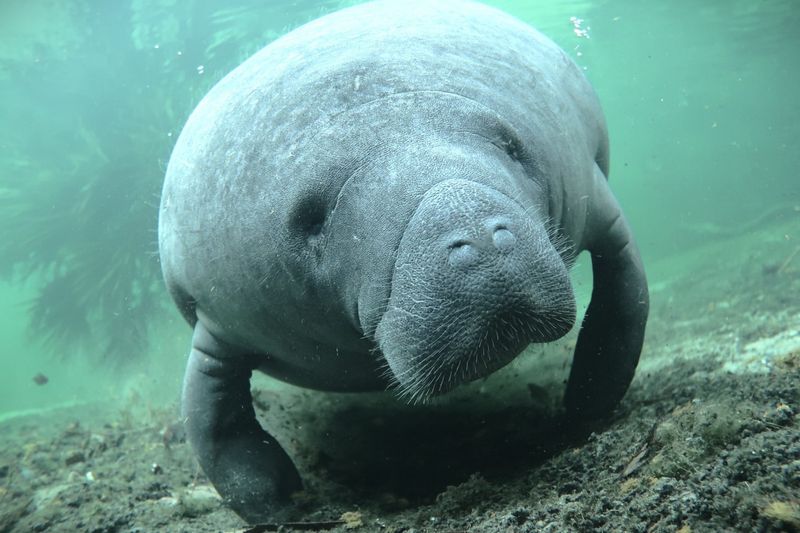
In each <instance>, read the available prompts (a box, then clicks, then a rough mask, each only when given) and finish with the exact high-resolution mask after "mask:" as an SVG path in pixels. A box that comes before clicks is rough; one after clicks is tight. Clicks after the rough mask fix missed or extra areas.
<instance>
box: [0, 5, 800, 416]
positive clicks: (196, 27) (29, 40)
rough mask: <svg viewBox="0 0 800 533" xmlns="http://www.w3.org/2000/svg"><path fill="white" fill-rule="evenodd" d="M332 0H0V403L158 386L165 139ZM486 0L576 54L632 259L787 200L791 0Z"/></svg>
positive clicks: (167, 347) (169, 365)
mask: <svg viewBox="0 0 800 533" xmlns="http://www.w3.org/2000/svg"><path fill="white" fill-rule="evenodd" d="M350 3H351V2H336V1H292V2H290V1H277V0H273V1H269V2H256V1H250V2H247V1H235V2H211V1H181V2H178V1H176V0H119V1H114V2H107V1H99V0H97V1H82V0H73V1H70V2H60V1H56V0H51V1H45V0H3V1H2V3H0V102H2V104H0V274H2V276H3V278H2V279H3V282H2V285H0V339H2V340H3V342H2V345H1V346H0V416H7V415H8V414H9V413H15V412H20V411H25V410H29V409H37V408H46V407H48V406H53V405H60V404H63V403H69V402H89V401H100V402H107V401H112V400H120V401H122V402H125V401H130V398H131V397H132V396H131V395H134V396H135V394H136V393H137V391H138V392H139V393H143V394H147V395H148V398H149V399H150V401H154V402H158V401H165V402H166V401H175V399H176V398H177V395H178V391H179V387H180V385H179V383H180V375H181V372H182V367H183V362H184V358H185V352H186V350H185V347H186V345H187V344H188V340H189V335H190V332H189V329H188V327H187V326H186V325H185V324H184V323H183V322H182V320H181V319H180V318H179V317H178V316H177V313H176V312H175V311H174V310H173V308H172V305H171V303H170V302H169V301H168V300H167V298H166V294H165V291H164V289H163V287H162V285H161V283H160V278H159V272H158V263H157V260H156V256H155V252H156V250H157V245H156V233H155V228H156V217H157V206H158V195H159V191H160V187H161V179H162V177H163V172H164V169H165V166H166V161H167V160H168V157H169V153H170V150H171V147H172V144H173V141H174V139H175V137H176V135H177V134H178V132H179V131H180V128H181V126H182V124H183V122H184V120H185V119H186V117H187V115H188V113H189V112H190V111H191V109H192V108H193V107H194V105H195V104H196V103H197V102H198V101H199V99H200V98H201V97H202V95H203V94H204V92H205V91H206V90H207V89H208V88H209V87H210V86H211V85H212V84H213V83H214V82H215V81H216V80H218V79H219V78H220V77H222V76H223V75H224V74H225V73H227V72H228V71H229V70H230V69H232V68H233V67H234V66H236V65H237V64H238V63H239V62H241V60H243V59H244V58H246V57H247V56H248V55H249V54H251V53H252V52H254V51H255V50H257V49H259V48H260V47H261V46H263V45H264V44H266V43H268V42H269V41H270V40H272V39H274V38H276V37H277V36H279V35H280V34H282V33H284V32H286V31H288V30H290V29H291V28H293V27H296V26H297V25H299V24H302V23H303V22H306V21H308V20H310V19H312V18H315V17H317V16H319V15H321V14H324V13H326V12H329V11H332V10H335V9H338V8H339V7H343V6H345V5H349V4H350ZM490 3H491V4H493V5H496V6H498V7H500V8H502V9H504V10H506V11H508V12H510V13H513V14H515V15H517V16H518V17H520V18H522V19H523V20H525V21H527V22H529V23H531V24H532V25H534V26H536V27H538V28H539V29H540V30H542V31H543V32H544V33H546V34H547V35H549V36H550V37H551V38H553V39H554V40H555V41H557V42H558V43H559V44H560V45H561V46H563V47H564V48H565V49H566V50H567V51H568V52H570V54H571V55H572V56H573V57H574V58H575V59H576V61H577V62H578V64H579V65H581V66H582V67H583V68H584V69H585V71H586V74H587V76H588V77H589V78H590V79H591V81H592V83H593V84H594V86H595V88H596V90H597V91H598V93H599V95H600V98H601V101H602V102H603V105H604V109H605V111H606V115H607V118H608V122H609V129H610V134H611V154H612V172H611V180H612V186H613V189H614V190H615V192H616V194H617V196H618V197H619V199H620V202H621V203H622V205H623V207H624V209H625V211H626V213H627V216H628V218H629V219H630V221H631V224H632V226H633V227H634V229H635V232H636V235H637V237H638V240H639V242H640V245H641V248H642V251H643V254H644V257H645V261H646V262H648V263H655V262H657V261H659V262H663V261H668V260H669V258H671V257H675V256H676V255H678V254H680V253H682V252H683V251H685V250H687V249H689V248H697V247H702V246H704V245H705V244H708V243H709V242H713V241H715V240H717V239H720V238H723V237H724V236H725V235H726V234H727V233H728V232H730V231H737V230H738V229H740V228H749V227H754V226H757V225H759V224H761V223H764V224H768V223H769V222H770V220H771V217H773V216H774V217H776V218H780V217H789V216H792V213H794V212H795V211H793V209H794V208H795V207H796V206H798V205H800V181H798V177H797V171H796V169H797V168H798V167H800V151H798V149H797V142H796V140H797V138H798V136H800V106H798V104H797V90H798V89H797V88H798V86H800V73H799V71H798V68H797V64H798V52H800V36H798V33H797V27H798V23H800V10H798V9H797V6H796V2H794V1H793V0H785V1H777V0H775V1H762V2H752V1H744V0H724V1H722V0H720V1H713V2H702V3H700V2H690V1H688V0H679V1H672V2H656V1H639V0H619V1H606V2H602V1H596V2H589V1H586V2H578V1H574V2H573V1H564V2H555V1H553V2H529V1H496V2H490ZM571 17H578V18H580V19H582V22H581V24H580V26H579V28H577V29H579V30H586V31H587V33H586V34H584V35H578V34H576V33H575V31H574V30H575V29H576V27H575V23H573V22H571ZM764 214H767V215H769V216H767V217H762V215H764ZM795 238H796V236H795ZM583 270H585V268H584V269H583ZM651 282H653V283H655V284H657V283H658V282H659V280H658V279H651ZM39 372H41V373H43V374H45V375H46V376H47V377H48V378H49V382H48V383H47V384H45V385H37V384H35V383H34V381H33V379H32V378H33V376H34V375H36V374H37V373H39ZM132 391H133V392H132Z"/></svg>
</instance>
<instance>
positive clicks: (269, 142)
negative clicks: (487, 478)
mask: <svg viewBox="0 0 800 533" xmlns="http://www.w3.org/2000/svg"><path fill="white" fill-rule="evenodd" d="M608 169H609V155H608V137H607V128H606V123H605V119H604V117H603V113H602V110H601V108H600V105H599V103H598V98H597V97H596V95H595V93H594V92H593V90H592V88H591V87H590V85H589V83H588V82H587V80H586V79H585V77H584V75H583V73H582V71H581V69H580V68H578V67H577V66H576V65H575V64H574V62H573V61H572V60H571V59H570V58H569V57H568V56H567V54H566V53H564V52H563V51H562V50H561V49H560V48H559V47H558V46H556V45H555V44H554V43H553V42H551V41H550V40H548V39H547V38H546V37H544V36H543V35H542V34H540V33H538V32H537V31H536V30H534V29H533V28H531V27H529V26H528V25H526V24H524V23H522V22H520V21H518V20H517V19H515V18H513V17H511V16H509V15H507V14H504V13H503V12H501V11H498V10H496V9H493V8H490V7H487V6H484V5H481V4H478V3H471V2H465V1H456V0H447V1H437V2H427V1H413V2H409V1H405V0H402V1H393V0H390V1H380V2H375V3H369V4H362V5H359V6H356V7H352V8H348V9H344V10H342V11H339V12H336V13H333V14H330V15H327V16H324V17H322V18H319V19H317V20H315V21H312V22H310V23H308V24H306V25H304V26H302V27H300V28H299V29H296V30H294V31H292V32H290V33H288V34H287V35H284V36H283V37H281V38H279V39H277V40H276V41H274V42H272V43H271V44H269V45H268V46H266V47H265V48H263V49H262V50H261V51H259V52H258V53H256V54H255V55H254V56H252V57H251V58H249V59H248V60H246V61H245V62H244V63H242V64H241V65H240V66H239V67H237V68H236V69H235V70H233V71H232V72H231V73H230V74H228V75H227V76H225V77H224V78H223V79H222V80H221V81H219V82H218V83H217V84H216V85H215V86H214V87H213V88H212V89H211V90H210V92H209V93H208V94H207V95H206V96H205V97H204V98H203V99H202V101H201V102H200V103H199V105H198V106H197V108H196V109H195V110H194V111H193V112H192V114H191V116H190V117H189V119H188V121H187V123H186V125H185V127H184V129H183V130H182V132H181V134H180V136H179V138H178V140H177V142H176V144H175V147H174V151H173V153H172V155H171V158H170V160H169V164H168V168H167V172H166V177H165V183H164V189H163V195H162V203H161V208H160V218H159V247H160V257H161V264H162V268H163V274H164V278H165V280H166V285H167V287H168V289H169V292H170V293H171V295H172V297H173V299H174V300H175V302H176V304H177V306H178V308H179V309H180V311H181V313H182V314H183V316H184V317H185V318H186V320H187V321H188V322H189V323H190V324H191V326H192V327H193V328H194V334H193V337H192V341H191V351H190V355H189V359H188V364H187V369H186V375H185V380H184V385H183V395H182V411H183V417H184V420H185V426H186V431H187V436H188V440H189V442H190V444H191V446H192V448H193V450H194V453H195V454H196V456H197V458H198V460H199V463H200V465H201V467H202V468H203V470H204V471H205V473H206V474H207V476H208V477H209V479H210V480H211V482H212V483H213V484H214V486H215V487H216V488H217V490H218V491H219V493H220V494H221V495H222V496H223V498H224V500H225V501H226V502H227V504H228V505H229V506H230V507H231V508H232V509H233V510H234V511H235V512H237V513H238V514H239V515H240V516H241V517H243V518H244V519H246V520H248V521H251V522H255V521H263V520H266V519H268V518H270V517H273V518H274V516H275V514H276V513H279V514H280V513H283V512H284V510H285V509H287V508H290V506H289V505H288V504H289V503H290V501H291V498H290V496H291V494H292V493H293V492H295V491H298V490H300V489H301V488H302V483H301V479H300V475H299V473H298V471H297V469H296V467H295V466H294V464H293V463H292V460H291V459H290V457H289V455H288V454H287V453H286V452H285V451H284V449H283V448H282V447H281V446H280V444H279V443H278V442H276V441H275V439H274V438H273V437H272V436H270V435H269V433H267V432H266V431H265V430H264V429H263V428H262V427H261V426H260V424H259V423H258V422H257V420H256V417H255V412H254V409H253V405H252V398H251V394H250V386H249V379H250V377H251V374H252V371H254V370H258V371H261V372H264V373H266V374H269V375H270V376H274V377H275V378H277V379H279V380H283V381H286V382H289V383H293V384H295V385H299V386H302V387H308V388H313V389H320V390H328V391H370V390H380V389H386V388H392V387H393V388H395V389H396V390H397V391H398V395H399V397H400V398H404V399H405V400H407V401H410V402H421V401H425V400H426V399H428V398H431V397H432V396H435V395H439V394H442V393H445V392H447V391H449V390H451V389H453V388H454V387H456V386H458V385H459V384H462V383H465V382H468V381H470V380H474V379H477V378H480V377H483V376H486V375H488V374H489V373H491V372H493V371H495V370H496V369H499V368H500V367H502V366H504V365H506V364H507V363H509V361H511V360H512V359H513V358H514V357H515V356H516V355H518V354H519V353H520V352H521V351H522V350H523V349H524V348H525V347H526V346H528V345H529V344H531V343H543V342H548V341H552V340H555V339H558V338H559V337H561V336H563V335H564V334H566V333H567V332H568V331H569V330H570V329H571V327H572V326H573V325H574V323H575V321H576V304H575V298H574V295H573V291H572V288H571V283H570V278H569V272H568V271H569V267H570V266H571V264H572V263H573V261H574V258H575V256H576V255H577V254H578V253H580V252H581V251H584V250H587V251H588V252H589V253H590V254H591V260H592V271H593V291H592V296H591V302H590V305H589V308H588V311H587V313H586V316H585V318H584V320H583V324H582V328H581V330H580V334H579V337H578V341H577V345H576V347H575V353H574V358H573V363H572V367H571V371H570V376H569V380H568V383H567V387H566V392H565V399H564V405H565V408H566V412H567V413H568V414H570V415H572V416H575V417H580V418H581V419H587V418H588V419H593V418H597V417H603V416H605V415H608V414H609V413H610V412H611V411H612V410H613V409H614V407H615V406H616V405H617V404H618V402H619V401H620V399H621V398H622V396H623V395H624V394H625V392H626V389H627V388H628V385H629V384H630V381H631V379H632V377H633V374H634V370H635V368H636V365H637V362H638V359H639V354H640V351H641V347H642V342H643V336H644V330H645V323H646V319H647V313H648V292H647V283H646V279H645V273H644V269H643V266H642V262H641V259H640V255H639V252H638V249H637V246H636V244H635V243H634V238H633V236H632V233H631V230H630V228H629V225H628V223H627V222H626V219H625V217H624V216H623V214H622V211H621V209H620V207H619V205H618V202H617V201H616V199H615V197H614V196H613V194H612V193H611V191H610V189H609V186H608V182H607V175H608ZM343 431H345V429H344V428H343Z"/></svg>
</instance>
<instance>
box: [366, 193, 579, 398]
mask: <svg viewBox="0 0 800 533" xmlns="http://www.w3.org/2000/svg"><path fill="white" fill-rule="evenodd" d="M558 248H559V245H558V241H557V239H554V238H553V235H551V234H550V233H549V232H548V229H547V225H546V223H545V221H544V220H542V219H541V217H540V216H539V215H538V214H537V213H536V212H535V210H533V209H530V208H524V207H523V206H522V205H521V204H520V203H518V202H517V201H516V200H514V199H512V198H511V197H510V196H509V195H508V194H505V193H503V192H501V191H499V190H497V189H495V188H493V187H492V186H490V185H486V184H483V183H479V182H476V181H470V180H465V179H447V180H444V181H441V182H439V183H437V184H435V185H434V186H433V187H431V188H430V189H429V190H428V191H427V192H426V193H425V194H424V195H423V197H422V199H421V201H420V203H419V205H418V206H417V208H416V210H415V211H414V213H413V215H412V217H411V219H410V221H409V223H408V225H407V226H406V228H405V230H404V233H403V235H402V238H401V239H400V243H399V246H398V249H397V254H396V256H395V263H394V270H393V274H392V279H391V286H390V291H389V296H388V304H387V305H386V306H385V311H384V312H383V315H382V316H381V317H380V320H379V322H378V324H377V327H376V328H375V334H374V337H375V341H376V342H377V344H378V346H379V348H380V350H381V352H382V354H383V356H384V358H385V360H386V363H387V365H388V372H389V374H390V379H392V380H393V381H395V382H396V383H397V385H398V387H399V389H400V391H401V393H402V394H403V395H404V396H406V397H408V398H409V399H410V400H411V401H414V402H416V401H424V400H425V399H427V398H429V397H431V396H433V395H436V394H440V393H443V392H446V391H448V390H450V389H452V388H454V387H455V386H457V385H459V384H461V383H464V382H467V381H471V380H474V379H477V378H480V377H483V376H486V375H488V374H490V373H491V372H493V371H495V370H497V369H498V368H500V367H502V366H504V365H506V364H507V363H508V362H510V361H511V360H512V359H513V358H514V357H515V356H516V355H518V354H519V353H520V352H521V351H522V350H523V349H524V348H525V347H526V346H527V345H528V344H530V343H535V342H546V341H552V340H555V339H557V338H559V337H561V336H563V335H564V334H566V333H567V332H568V331H569V329H570V328H571V327H572V325H573V324H574V321H575V300H574V296H573V293H572V288H571V285H570V280H569V275H568V272H567V266H566V265H565V262H564V259H563V257H562V256H565V255H566V254H565V253H564V250H559V249H558Z"/></svg>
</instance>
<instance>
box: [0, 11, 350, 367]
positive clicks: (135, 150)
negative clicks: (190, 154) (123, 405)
mask: <svg viewBox="0 0 800 533" xmlns="http://www.w3.org/2000/svg"><path fill="white" fill-rule="evenodd" d="M339 4H340V3H339V2H327V3H324V2H323V3H320V2H319V1H307V2H293V5H292V9H291V11H290V12H286V10H285V9H283V8H282V5H281V4H280V3H277V4H276V3H258V2H236V3H226V5H225V7H224V8H218V9H213V8H212V7H213V6H209V5H206V3H205V2H202V1H197V0H194V1H187V2H175V1H169V0H167V1H164V0H159V1H155V0H130V1H129V2H114V3H108V2H95V1H88V0H83V1H76V2H69V3H59V2H54V1H42V2H35V3H25V2H22V1H20V0H13V1H11V2H8V3H4V4H3V6H2V7H0V10H2V14H0V15H1V16H0V19H2V20H4V21H5V22H0V35H3V37H0V98H2V100H3V101H4V102H6V103H7V104H8V105H4V106H2V109H0V124H3V127H2V128H0V152H1V153H2V157H0V176H1V178H0V179H1V180H2V181H0V277H2V279H4V280H6V281H10V282H14V283H25V284H27V285H28V286H31V287H32V288H33V291H34V292H33V296H32V298H31V300H30V302H29V304H28V307H27V309H26V311H27V313H28V318H29V328H30V333H31V336H32V337H33V338H34V339H35V340H37V341H41V343H42V344H43V345H45V346H46V347H48V348H50V349H52V350H53V351H54V352H55V353H58V354H59V355H61V356H70V354H72V353H74V352H82V353H85V354H87V355H90V356H91V357H93V358H98V359H103V360H106V361H113V362H117V363H119V362H123V361H128V360H131V359H134V358H136V357H137V355H138V354H140V353H143V352H145V351H146V345H147V338H148V332H149V330H150V329H151V326H152V325H153V324H154V323H156V322H157V321H158V320H159V319H160V318H163V316H164V313H166V312H168V310H169V309H170V306H168V305H167V304H168V302H167V297H166V291H165V290H164V288H163V284H162V282H161V274H160V268H159V265H158V259H157V251H158V250H157V238H156V228H157V216H158V204H159V194H160V190H161V183H162V180H163V176H164V170H165V166H166V161H167V159H168V157H169V154H170V151H171V148H172V145H173V142H174V140H175V136H176V135H177V133H178V132H179V131H180V128H181V126H182V124H183V122H184V121H185V120H186V118H187V116H188V113H189V112H190V111H191V109H192V108H193V107H194V106H195V104H196V103H197V101H198V100H199V99H200V97H201V96H202V95H203V94H204V93H205V92H206V90H207V89H208V88H209V87H210V86H211V85H212V84H213V83H214V82H215V81H216V79H217V78H219V77H220V76H221V75H222V74H223V73H225V72H227V71H228V70H230V68H232V67H233V66H235V65H236V64H238V63H239V62H240V61H241V60H242V59H243V58H245V57H247V56H248V55H249V54H250V53H252V52H253V51H254V50H256V49H258V48H260V47H261V46H263V45H264V44H266V43H267V42H269V41H271V40H273V39H274V38H276V37H277V36H279V35H280V34H281V33H283V32H285V31H287V30H288V29H289V28H290V27H293V26H296V25H298V24H301V23H303V22H305V21H307V20H309V19H311V18H315V17H316V16H318V15H319V14H320V10H321V9H337V8H338V7H339ZM217 7H218V6H217Z"/></svg>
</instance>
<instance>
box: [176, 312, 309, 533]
mask: <svg viewBox="0 0 800 533" xmlns="http://www.w3.org/2000/svg"><path fill="white" fill-rule="evenodd" d="M251 372H252V367H251V366H249V358H248V357H247V356H245V355H243V354H241V353H236V351H235V350H234V349H233V348H231V347H230V346H228V345H225V344H223V343H221V342H220V341H218V340H217V339H216V338H214V337H213V336H212V335H211V333H209V332H208V330H207V329H206V328H205V327H204V326H203V323H202V322H201V321H199V320H198V321H197V324H196V325H195V328H194V336H193V337H192V351H191V355H190V356H189V364H188V366H187V368H186V376H185V378H184V382H183V418H184V424H185V426H186V434H187V436H188V439H189V443H190V444H191V445H192V448H193V449H194V452H195V454H196V455H197V458H198V460H199V462H200V466H201V467H202V468H203V471H204V472H205V473H206V475H207V476H208V478H209V479H210V480H211V482H212V483H213V484H214V487H216V489H217V491H218V492H219V493H220V495H222V497H223V499H224V500H225V502H226V504H227V505H229V506H230V507H231V508H232V509H233V510H234V511H236V513H237V514H238V515H239V516H241V517H242V518H244V519H245V520H247V521H248V522H250V523H255V522H259V521H267V520H274V518H275V514H276V513H277V512H278V511H280V510H282V509H285V508H286V506H287V504H288V503H289V501H290V500H289V496H290V495H291V494H292V493H293V492H296V491H299V490H301V488H302V485H301V482H300V476H299V474H298V473H297V469H296V468H295V467H294V465H293V464H292V461H291V459H289V456H288V455H287V454H286V452H285V451H284V450H283V448H281V446H280V445H279V444H278V443H277V441H276V440H275V439H274V438H272V437H271V436H270V435H269V434H267V433H266V432H265V431H264V430H263V429H262V428H261V426H260V425H259V423H258V421H257V420H256V415H255V410H254V409H253V398H252V396H251V395H250V375H251Z"/></svg>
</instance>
